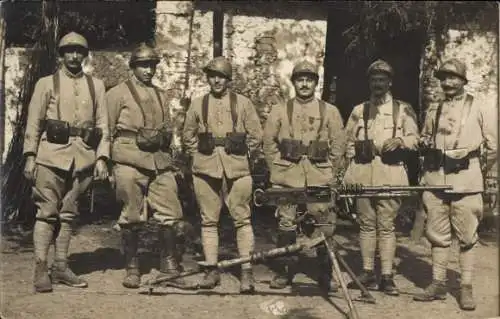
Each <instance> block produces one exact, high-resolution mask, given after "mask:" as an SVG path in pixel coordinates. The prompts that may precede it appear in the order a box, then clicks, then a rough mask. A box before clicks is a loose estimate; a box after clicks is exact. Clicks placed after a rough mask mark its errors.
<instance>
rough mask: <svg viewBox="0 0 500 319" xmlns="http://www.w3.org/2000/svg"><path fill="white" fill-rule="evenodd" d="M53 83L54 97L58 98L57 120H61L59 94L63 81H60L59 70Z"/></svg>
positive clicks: (54, 76)
mask: <svg viewBox="0 0 500 319" xmlns="http://www.w3.org/2000/svg"><path fill="white" fill-rule="evenodd" d="M52 81H53V84H54V95H55V96H56V97H57V105H56V112H57V119H58V120H60V119H61V110H60V107H59V92H60V85H61V80H60V79H59V70H57V71H56V72H55V73H54V75H53V76H52Z"/></svg>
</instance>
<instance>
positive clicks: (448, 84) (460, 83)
mask: <svg viewBox="0 0 500 319" xmlns="http://www.w3.org/2000/svg"><path fill="white" fill-rule="evenodd" d="M464 85H465V81H464V79H462V78H461V77H459V76H456V75H454V74H451V73H448V74H444V75H443V77H442V79H441V88H442V89H443V92H444V94H445V95H446V96H455V95H458V94H460V93H462V91H463V89H464Z"/></svg>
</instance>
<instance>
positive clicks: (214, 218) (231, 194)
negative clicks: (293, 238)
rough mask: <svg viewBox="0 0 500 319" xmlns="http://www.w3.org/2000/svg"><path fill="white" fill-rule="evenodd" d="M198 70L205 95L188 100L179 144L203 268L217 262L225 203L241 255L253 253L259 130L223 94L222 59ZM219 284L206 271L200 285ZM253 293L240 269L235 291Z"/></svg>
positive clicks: (242, 105) (250, 108)
mask: <svg viewBox="0 0 500 319" xmlns="http://www.w3.org/2000/svg"><path fill="white" fill-rule="evenodd" d="M203 70H204V72H205V73H206V76H207V81H208V84H209V85H210V93H208V94H206V95H204V96H203V97H199V98H197V99H195V100H193V102H192V104H191V106H190V108H189V109H188V111H187V114H186V121H185V124H184V132H183V143H184V145H185V149H186V152H187V154H189V156H190V157H191V160H192V172H193V186H194V192H195V195H196V198H197V201H198V203H199V206H200V211H201V240H202V244H203V251H204V254H205V260H206V263H207V264H208V265H210V266H211V265H215V264H216V263H217V261H218V244H219V237H218V227H217V225H218V222H219V216H220V211H221V208H222V205H223V203H224V202H225V203H226V205H227V208H228V210H229V213H230V215H231V216H232V218H233V220H234V224H235V228H236V241H237V246H238V251H239V254H240V256H241V257H247V256H249V254H250V253H251V252H252V251H253V249H254V234H253V228H252V224H251V211H250V200H251V197H252V177H251V175H250V170H249V169H250V167H249V166H250V165H249V161H250V162H252V161H253V159H254V158H255V157H256V154H258V151H259V149H260V147H261V142H262V127H261V125H260V122H259V118H258V116H257V111H256V110H255V107H254V105H253V103H252V102H251V101H250V100H249V99H247V98H246V97H244V96H242V95H239V94H236V93H234V92H232V91H231V90H229V89H228V85H229V82H230V81H231V79H232V66H231V64H230V62H229V61H228V60H227V59H225V58H224V57H217V58H215V59H213V60H212V61H210V62H209V63H208V65H207V66H206V67H204V69H203ZM221 195H222V197H221ZM221 198H223V200H222V199H221ZM219 283H220V274H219V273H218V272H217V270H216V269H215V268H213V267H207V271H206V273H205V276H204V278H203V280H202V281H201V282H200V283H199V286H200V288H206V289H212V288H214V287H215V286H217V285H218V284H219ZM254 289H255V288H254V278H253V273H252V268H251V264H249V263H248V264H243V265H242V267H241V279H240V292H241V293H251V292H253V291H254Z"/></svg>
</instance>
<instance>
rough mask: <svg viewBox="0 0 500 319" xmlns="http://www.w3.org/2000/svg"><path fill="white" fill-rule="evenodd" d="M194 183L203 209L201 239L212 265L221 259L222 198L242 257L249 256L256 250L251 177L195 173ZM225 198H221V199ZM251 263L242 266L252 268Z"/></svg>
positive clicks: (206, 255) (206, 256)
mask: <svg viewBox="0 0 500 319" xmlns="http://www.w3.org/2000/svg"><path fill="white" fill-rule="evenodd" d="M193 186H194V192H195V195H196V199H197V201H198V203H199V206H200V211H201V239H202V244H203V251H204V254H205V259H206V261H207V262H208V263H210V264H216V263H217V261H218V251H219V236H218V230H217V225H218V223H219V217H220V212H221V209H222V200H224V202H225V203H226V205H227V208H228V210H229V214H230V215H231V217H232V218H233V221H234V226H235V228H236V242H237V245H238V251H239V254H240V256H241V257H246V256H249V255H250V253H251V252H252V251H253V249H254V234H253V229H252V223H251V219H250V217H251V211H250V200H251V197H252V178H251V177H250V176H243V177H240V178H237V179H227V178H225V177H224V178H223V179H219V178H212V177H209V176H206V175H193ZM221 197H222V199H221ZM250 266H251V265H250V264H244V265H242V268H249V267H250Z"/></svg>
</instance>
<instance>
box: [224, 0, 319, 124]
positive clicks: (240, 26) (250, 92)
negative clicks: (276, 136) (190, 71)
mask: <svg viewBox="0 0 500 319" xmlns="http://www.w3.org/2000/svg"><path fill="white" fill-rule="evenodd" d="M241 7H242V6H241V5H240V8H239V10H237V9H231V8H230V9H228V10H226V11H225V15H224V41H223V50H224V55H225V56H226V57H228V58H229V59H231V61H232V63H233V69H234V70H233V71H234V73H235V76H234V80H233V88H234V89H235V90H236V91H239V92H240V93H242V94H244V95H246V96H248V97H249V98H250V99H251V100H252V101H253V102H254V103H255V105H256V107H257V109H258V111H259V114H260V115H261V119H262V120H264V119H265V117H266V115H267V114H268V112H269V111H270V109H271V108H272V106H273V105H275V104H277V103H280V102H283V101H284V100H286V99H288V98H291V97H293V96H294V95H295V92H294V90H293V85H292V83H291V81H290V76H291V73H292V69H293V66H294V64H295V63H297V62H298V61H301V60H309V61H311V62H313V63H315V64H316V65H318V71H319V76H320V79H319V85H318V86H317V89H316V96H317V97H320V96H321V94H322V90H323V87H322V85H323V73H324V70H323V59H324V55H325V40H326V29H327V27H326V26H327V21H326V19H327V15H326V12H324V14H323V13H320V14H314V16H313V17H312V18H311V17H305V16H306V14H304V15H300V13H299V12H297V13H295V14H294V13H293V12H291V14H289V16H283V15H282V14H280V13H279V11H280V8H279V7H278V5H274V6H273V4H267V5H266V8H265V9H266V10H263V12H264V11H265V15H264V14H263V15H261V16H258V15H255V14H252V13H253V12H251V11H252V10H251V9H248V8H245V7H244V8H243V9H242V8H241ZM281 10H282V8H281ZM308 18H309V19H308Z"/></svg>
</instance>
